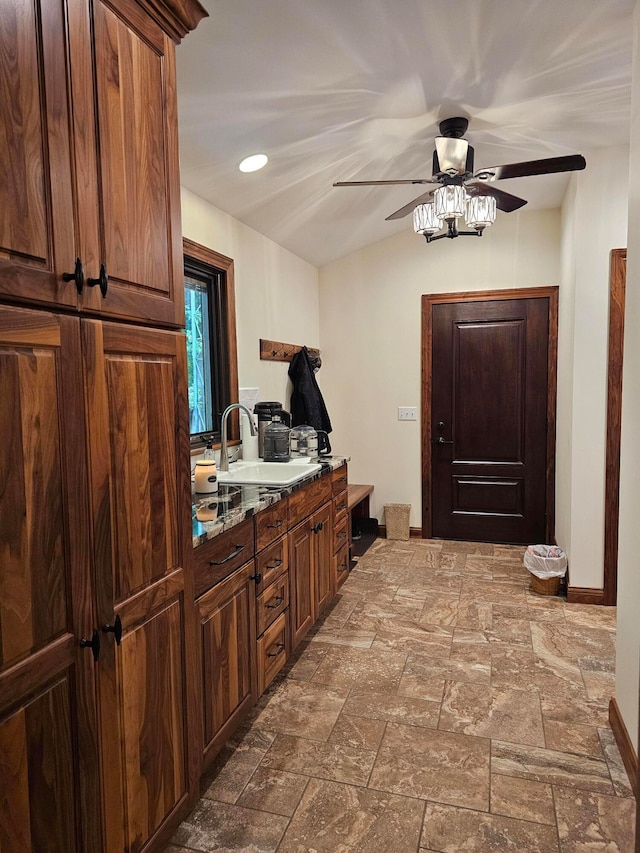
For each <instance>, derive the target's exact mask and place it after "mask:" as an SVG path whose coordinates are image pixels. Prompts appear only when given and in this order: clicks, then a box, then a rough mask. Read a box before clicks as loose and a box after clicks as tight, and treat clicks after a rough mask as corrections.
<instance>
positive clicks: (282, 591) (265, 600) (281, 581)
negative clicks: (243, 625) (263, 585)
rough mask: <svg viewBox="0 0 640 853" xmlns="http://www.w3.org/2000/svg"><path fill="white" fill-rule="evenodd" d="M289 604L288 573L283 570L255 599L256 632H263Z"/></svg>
mask: <svg viewBox="0 0 640 853" xmlns="http://www.w3.org/2000/svg"><path fill="white" fill-rule="evenodd" d="M288 606H289V574H288V572H286V571H285V572H283V574H281V575H280V577H279V578H277V579H276V580H275V581H274V582H273V583H272V584H271V585H270V586H269V587H267V589H265V591H264V592H263V593H261V595H259V596H258V597H257V599H256V618H257V628H256V631H257V634H258V636H260V634H262V633H264V631H265V629H266V628H268V627H269V625H271V623H272V622H274V621H275V620H276V619H277V618H278V616H280V614H281V613H284V611H285V610H286V609H287V607H288Z"/></svg>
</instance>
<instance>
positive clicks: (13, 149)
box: [0, 0, 79, 307]
mask: <svg viewBox="0 0 640 853" xmlns="http://www.w3.org/2000/svg"><path fill="white" fill-rule="evenodd" d="M0 21H2V26H1V27H0V56H2V75H1V76H0V159H1V161H2V162H1V164H0V295H2V296H5V297H10V298H13V299H20V300H31V301H36V302H39V303H53V304H57V305H66V306H73V307H75V305H76V302H77V292H76V287H75V284H74V283H73V282H64V281H63V279H62V274H63V272H72V271H73V268H74V262H75V259H76V255H77V254H78V251H79V248H78V246H77V244H76V240H75V234H74V208H73V184H72V174H73V173H72V155H71V140H70V133H69V126H70V115H71V104H70V90H69V87H68V85H67V83H68V77H67V68H66V62H65V49H64V45H65V41H66V31H65V20H64V4H63V3H51V2H48V0H35V2H34V0H0Z"/></svg>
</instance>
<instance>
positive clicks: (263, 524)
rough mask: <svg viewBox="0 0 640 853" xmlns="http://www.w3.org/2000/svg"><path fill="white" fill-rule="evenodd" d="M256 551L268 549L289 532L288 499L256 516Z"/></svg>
mask: <svg viewBox="0 0 640 853" xmlns="http://www.w3.org/2000/svg"><path fill="white" fill-rule="evenodd" d="M255 526H256V551H261V550H262V549H263V548H266V546H267V545H269V544H270V543H271V542H273V541H274V540H275V539H277V538H278V537H279V536H282V534H283V533H286V532H287V499H286V498H284V499H283V500H280V501H278V502H277V503H275V504H273V506H270V507H268V508H267V509H264V510H262V511H261V512H259V513H258V514H257V515H256V516H255Z"/></svg>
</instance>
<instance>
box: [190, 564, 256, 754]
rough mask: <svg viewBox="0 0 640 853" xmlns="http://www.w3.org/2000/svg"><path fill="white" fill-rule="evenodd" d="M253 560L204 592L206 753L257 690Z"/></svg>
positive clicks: (218, 744) (201, 602)
mask: <svg viewBox="0 0 640 853" xmlns="http://www.w3.org/2000/svg"><path fill="white" fill-rule="evenodd" d="M253 574H254V563H253V560H252V561H251V562H249V563H247V564H246V565H244V566H243V567H241V568H240V569H237V570H236V571H235V572H234V573H233V574H232V575H230V576H229V577H228V578H226V580H224V581H221V582H220V583H219V584H216V586H214V587H213V589H211V590H209V592H207V593H205V594H204V595H203V596H201V597H200V598H199V599H198V600H197V602H196V606H197V608H198V618H199V622H200V656H201V672H202V720H203V726H202V729H203V731H202V753H203V755H204V761H205V763H207V762H208V761H209V760H210V759H211V758H212V757H213V756H214V755H215V754H216V753H217V752H218V751H219V749H220V748H221V746H222V745H223V744H224V742H225V741H226V739H227V738H228V737H229V735H230V734H231V732H232V731H233V730H234V728H235V727H236V726H237V725H238V723H239V722H240V720H241V719H242V717H243V715H244V713H245V711H246V710H247V709H248V708H249V707H251V705H252V704H253V703H254V702H255V700H256V698H257V695H256V595H255V586H254V580H253Z"/></svg>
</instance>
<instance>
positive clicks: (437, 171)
mask: <svg viewBox="0 0 640 853" xmlns="http://www.w3.org/2000/svg"><path fill="white" fill-rule="evenodd" d="M468 125H469V120H468V119H466V118H463V117H461V116H457V117H454V118H447V119H444V121H441V122H440V125H439V127H440V134H441V135H440V136H436V138H435V146H436V147H435V151H434V152H433V174H432V176H431V178H414V179H408V180H397V181H337V182H336V183H334V185H333V186H334V187H371V186H384V185H386V184H416V185H420V184H427V185H431V186H435V187H436V189H431V190H428V191H427V192H426V193H423V194H422V195H419V196H418V197H417V198H414V199H413V201H410V202H409V203H408V204H405V205H404V206H403V207H401V208H400V209H399V210H396V211H395V212H394V213H392V214H391V215H390V216H387V217H386V219H387V221H388V220H391V219H401V218H402V217H403V216H406V215H407V214H408V213H411V212H412V211H413V214H414V228H415V230H416V232H417V233H419V234H423V235H424V236H425V237H426V238H427V242H429V243H430V242H431V241H432V240H439V239H441V238H442V237H458V236H460V235H464V234H468V235H474V236H480V237H481V236H482V232H483V231H484V229H485V228H486V227H487V226H488V225H491V224H492V222H494V221H495V215H496V208H497V209H498V210H502V211H504V212H505V213H511V212H512V211H514V210H518V209H519V208H520V207H523V206H524V205H525V204H526V203H527V202H526V200H525V199H523V198H519V197H518V196H516V195H512V194H511V193H508V192H505V191H504V190H501V189H498V187H496V186H493V182H494V181H504V180H506V179H507V178H524V177H529V176H531V175H550V174H553V173H555V172H574V171H578V170H580V169H584V168H585V166H586V161H585V159H584V157H583V156H582V155H581V154H571V155H568V156H565V157H547V158H546V159H544V160H527V161H526V162H523V163H508V164H507V165H505V166H491V167H489V168H486V169H480V170H479V171H477V172H475V173H474V171H473V168H474V164H473V157H474V151H473V148H472V147H471V145H469V143H468V142H467V140H466V139H463V138H462V137H463V136H464V134H465V133H466V130H467V127H468ZM465 212H466V214H467V225H468V226H469V227H471V228H473V230H472V231H458V228H457V224H456V222H457V218H458V217H460V216H462V215H463V214H464V213H465ZM443 226H446V228H447V232H446V233H445V234H441V235H439V236H438V237H436V236H434V235H435V234H436V233H437V232H438V231H439V230H440V229H441V228H442V227H443Z"/></svg>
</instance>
